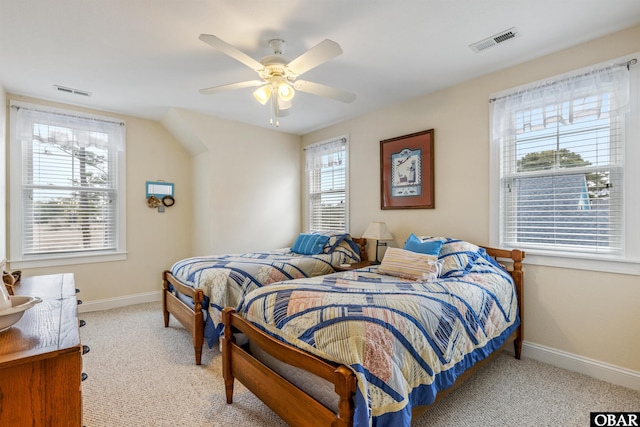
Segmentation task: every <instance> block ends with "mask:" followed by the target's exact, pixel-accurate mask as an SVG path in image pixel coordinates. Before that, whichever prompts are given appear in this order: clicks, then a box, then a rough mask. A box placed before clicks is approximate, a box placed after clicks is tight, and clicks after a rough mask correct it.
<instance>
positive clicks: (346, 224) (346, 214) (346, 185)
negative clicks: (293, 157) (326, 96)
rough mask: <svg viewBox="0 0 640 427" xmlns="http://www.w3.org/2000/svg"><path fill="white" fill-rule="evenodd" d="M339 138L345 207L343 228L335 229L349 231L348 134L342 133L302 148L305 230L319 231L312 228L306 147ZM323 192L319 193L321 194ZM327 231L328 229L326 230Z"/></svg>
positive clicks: (310, 147) (314, 146)
mask: <svg viewBox="0 0 640 427" xmlns="http://www.w3.org/2000/svg"><path fill="white" fill-rule="evenodd" d="M340 140H344V164H345V166H344V175H345V176H344V198H345V202H344V203H345V209H344V218H343V219H344V230H337V231H344V232H345V233H348V232H349V135H342V136H339V137H335V138H330V139H326V140H323V141H320V142H316V143H313V144H309V145H307V146H306V147H305V148H304V154H305V159H304V162H305V171H304V185H305V187H304V188H305V193H304V194H305V199H306V203H305V204H306V206H307V221H306V231H320V230H319V229H314V228H313V227H312V225H313V224H312V221H313V215H312V212H313V209H312V203H313V197H312V194H311V189H310V176H309V174H310V170H309V168H308V167H307V166H306V165H307V164H308V160H309V159H308V157H307V156H308V152H307V150H308V149H312V148H316V147H320V146H322V145H325V144H332V143H336V142H339V141H340ZM330 192H334V193H335V190H334V191H328V192H326V193H330ZM322 193H323V192H321V193H319V194H322ZM326 231H328V230H326ZM331 231H334V229H332V230H331Z"/></svg>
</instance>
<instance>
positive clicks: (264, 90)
mask: <svg viewBox="0 0 640 427" xmlns="http://www.w3.org/2000/svg"><path fill="white" fill-rule="evenodd" d="M253 96H254V97H255V98H256V99H257V100H258V102H259V103H260V104H262V105H265V104H266V103H267V101H268V100H269V98H270V97H271V85H268V84H267V85H264V86H260V87H259V88H258V89H256V91H255V92H253Z"/></svg>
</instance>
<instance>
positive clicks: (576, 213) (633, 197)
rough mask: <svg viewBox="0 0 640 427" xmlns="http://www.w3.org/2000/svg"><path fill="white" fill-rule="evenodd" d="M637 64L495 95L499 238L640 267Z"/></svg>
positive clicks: (558, 256) (537, 255)
mask: <svg viewBox="0 0 640 427" xmlns="http://www.w3.org/2000/svg"><path fill="white" fill-rule="evenodd" d="M634 64H635V62H634V61H633V60H630V59H620V60H618V61H616V62H612V63H608V64H600V65H597V66H594V67H590V68H588V69H582V70H578V71H576V72H573V73H568V74H565V75H562V76H558V77H556V78H552V79H550V80H545V81H542V82H537V83H533V84H531V85H527V86H525V87H520V88H516V89H514V90H510V91H507V92H503V93H501V94H499V95H496V96H495V98H493V99H492V100H491V104H490V105H491V140H492V145H491V150H492V168H491V169H492V174H494V175H493V177H492V192H493V195H492V206H493V212H492V230H491V231H492V240H493V243H494V244H497V245H500V246H503V247H518V248H522V249H525V250H526V251H527V258H531V257H530V255H533V258H534V262H535V261H538V262H539V263H544V264H551V265H558V266H568V267H577V268H595V269H602V270H606V271H611V270H614V271H619V272H633V273H638V274H640V269H638V266H639V265H640V264H637V263H638V261H639V258H640V250H639V248H638V243H637V241H638V235H639V231H640V230H639V229H640V226H639V225H638V221H637V220H636V219H634V215H636V214H635V213H634V212H637V211H634V210H633V209H636V208H637V207H638V202H637V200H638V198H640V191H639V190H638V187H639V185H638V180H637V178H638V174H637V173H636V172H635V171H634V169H637V167H635V166H632V165H636V164H637V163H638V161H640V149H638V147H637V145H638V144H637V139H635V138H637V135H638V130H637V129H638V109H637V98H638V96H637V94H638V89H637V86H638V78H637V74H638V72H637V68H638V67H637V66H634ZM572 258H573V259H575V260H577V262H571V261H570V259H572ZM587 260H590V261H587ZM593 261H602V262H603V263H602V264H600V265H599V266H598V264H597V263H594V262H593ZM612 262H613V263H615V264H617V265H616V266H613V264H612ZM625 263H628V265H625ZM580 264H582V265H580ZM594 266H595V267H594Z"/></svg>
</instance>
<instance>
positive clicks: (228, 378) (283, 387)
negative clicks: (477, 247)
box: [221, 247, 525, 427]
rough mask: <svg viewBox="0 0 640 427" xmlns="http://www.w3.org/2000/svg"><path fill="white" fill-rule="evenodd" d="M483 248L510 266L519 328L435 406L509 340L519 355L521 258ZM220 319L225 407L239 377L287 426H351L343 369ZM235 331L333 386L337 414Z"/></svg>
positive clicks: (347, 373) (228, 312) (351, 389)
mask: <svg viewBox="0 0 640 427" xmlns="http://www.w3.org/2000/svg"><path fill="white" fill-rule="evenodd" d="M485 250H486V251H487V253H488V254H489V255H491V256H492V257H494V258H496V259H497V260H498V261H499V262H503V261H507V262H508V263H509V264H510V265H508V266H507V269H508V271H509V273H510V274H511V276H512V277H513V279H514V283H515V287H516V291H517V294H518V306H519V310H520V326H519V327H518V328H517V329H516V330H515V331H514V333H513V334H512V335H511V336H510V337H509V338H508V339H507V341H506V342H505V343H504V344H503V345H502V347H501V348H500V349H499V350H498V351H495V352H493V353H492V354H491V355H490V356H489V357H487V358H485V359H484V360H482V361H481V362H478V363H476V364H475V365H474V366H473V367H472V368H470V369H469V370H467V371H466V372H465V373H464V374H462V375H461V376H460V377H458V379H457V380H456V382H455V383H454V385H453V386H451V387H449V388H448V389H446V390H442V391H440V392H439V393H438V395H437V398H436V402H437V401H439V400H440V399H441V398H442V397H444V396H446V395H447V394H449V393H450V392H452V391H453V390H454V389H456V388H457V387H458V386H460V384H462V383H463V382H464V381H465V380H466V379H467V378H469V377H471V376H472V375H473V374H474V373H475V372H477V371H478V370H479V369H480V368H482V367H483V366H484V365H485V364H486V363H488V362H489V361H490V360H491V359H493V358H494V357H495V356H496V355H497V354H499V353H500V350H502V349H504V348H506V346H507V345H510V344H511V342H513V343H514V349H515V356H516V358H517V359H520V356H521V349H522V339H523V328H522V307H523V285H524V276H523V271H522V260H523V259H524V256H525V254H524V252H523V251H520V250H503V249H495V248H488V247H485ZM222 320H223V322H224V336H223V337H222V338H221V340H222V365H223V376H224V382H225V392H226V399H227V403H232V401H233V386H234V381H235V380H236V379H238V380H239V381H240V382H241V383H242V384H244V385H245V386H246V387H247V388H248V389H249V390H251V391H252V392H253V393H254V394H255V395H256V396H258V397H259V398H260V399H261V400H262V401H263V402H264V403H265V404H266V405H267V406H269V407H270V408H271V409H272V410H273V411H274V412H275V413H277V414H278V415H279V416H280V417H281V418H282V419H283V420H284V421H286V422H287V423H288V424H289V425H295V426H302V427H310V426H315V427H318V426H327V427H329V426H331V427H350V426H352V425H353V413H354V401H353V399H354V395H355V392H356V378H355V376H354V375H353V373H352V372H351V370H350V369H349V368H348V367H346V366H344V365H339V364H335V363H331V362H328V361H325V360H322V359H320V358H318V357H316V356H314V355H312V354H309V353H306V352H303V351H301V350H299V349H297V348H294V347H292V346H289V345H286V344H284V343H282V342H280V341H278V340H276V339H274V338H272V337H270V336H268V335H266V334H265V333H263V332H262V331H260V330H259V329H258V328H256V327H255V326H253V325H252V324H251V323H249V322H248V321H246V320H245V319H244V318H242V317H241V316H240V315H238V314H236V313H235V310H234V309H232V308H226V309H224V311H223V313H222ZM236 331H239V332H241V333H242V334H244V335H246V337H247V338H248V339H249V340H250V341H251V342H252V344H255V345H257V346H259V347H260V348H261V349H262V350H263V351H265V352H267V353H268V354H270V355H271V356H273V357H275V358H276V359H278V360H280V361H286V363H287V364H289V365H291V366H295V367H297V368H300V369H303V370H306V371H308V372H310V373H312V374H314V375H316V376H318V377H320V378H323V379H325V380H327V381H329V382H330V383H332V384H333V385H334V390H335V392H336V394H337V396H338V402H339V403H338V412H337V413H336V412H334V411H332V410H330V409H328V408H327V407H326V406H324V405H323V404H322V403H320V402H319V401H318V400H316V399H315V398H313V397H312V396H310V395H308V394H306V393H305V392H304V391H302V390H301V389H300V388H298V387H296V385H294V384H293V383H291V382H289V381H288V380H287V379H285V378H284V377H282V376H281V375H280V374H278V373H277V372H275V371H274V370H272V369H271V368H269V367H268V366H266V365H265V364H263V363H262V362H261V361H259V360H258V359H257V358H256V357H254V356H253V355H252V354H251V353H250V351H249V350H248V347H247V346H240V345H238V344H237V343H236V341H235V338H234V335H233V333H234V332H236ZM430 406H431V405H429V406H420V407H414V408H413V409H412V411H413V414H414V416H419V415H420V414H421V413H423V412H425V411H426V410H427V409H428V408H429V407H430ZM300 408H304V409H300Z"/></svg>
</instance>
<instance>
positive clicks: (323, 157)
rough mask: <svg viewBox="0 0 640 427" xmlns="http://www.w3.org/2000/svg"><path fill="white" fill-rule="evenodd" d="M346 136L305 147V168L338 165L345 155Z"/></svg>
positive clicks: (341, 162)
mask: <svg viewBox="0 0 640 427" xmlns="http://www.w3.org/2000/svg"><path fill="white" fill-rule="evenodd" d="M346 144H347V138H345V137H342V138H337V139H334V140H329V141H326V142H321V143H318V144H314V145H310V146H308V147H306V148H305V156H306V164H307V167H306V170H307V171H310V170H314V169H322V168H327V167H333V166H340V165H342V164H343V163H344V161H345V157H346V151H345V146H346Z"/></svg>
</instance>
